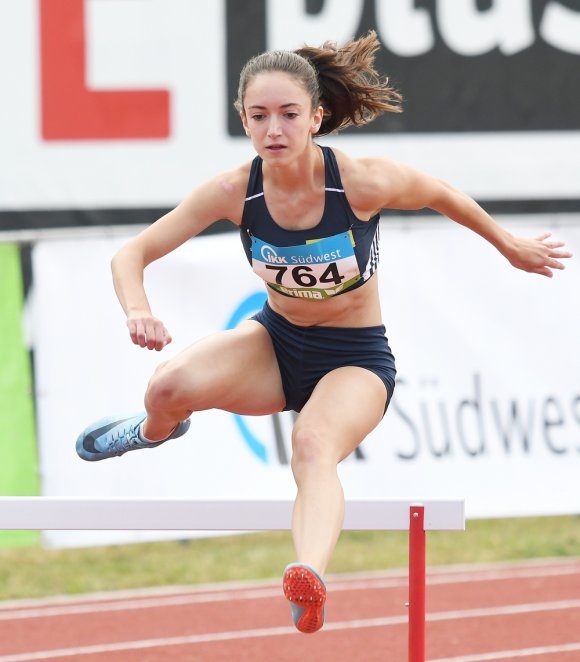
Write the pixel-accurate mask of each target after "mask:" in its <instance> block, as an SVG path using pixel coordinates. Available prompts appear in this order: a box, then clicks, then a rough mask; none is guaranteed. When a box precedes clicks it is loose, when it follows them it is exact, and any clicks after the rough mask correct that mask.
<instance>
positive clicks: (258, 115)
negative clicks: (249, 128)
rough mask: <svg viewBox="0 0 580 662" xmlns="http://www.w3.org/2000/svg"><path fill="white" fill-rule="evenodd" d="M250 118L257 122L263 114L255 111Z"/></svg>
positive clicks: (262, 117) (261, 118)
mask: <svg viewBox="0 0 580 662" xmlns="http://www.w3.org/2000/svg"><path fill="white" fill-rule="evenodd" d="M252 119H253V120H255V121H256V122H259V121H260V120H263V119H264V115H262V113H256V114H254V115H252Z"/></svg>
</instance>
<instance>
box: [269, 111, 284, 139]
mask: <svg viewBox="0 0 580 662" xmlns="http://www.w3.org/2000/svg"><path fill="white" fill-rule="evenodd" d="M280 134H281V129H280V121H279V120H278V118H276V117H274V116H272V117H270V122H269V124H268V138H274V137H276V136H279V135H280Z"/></svg>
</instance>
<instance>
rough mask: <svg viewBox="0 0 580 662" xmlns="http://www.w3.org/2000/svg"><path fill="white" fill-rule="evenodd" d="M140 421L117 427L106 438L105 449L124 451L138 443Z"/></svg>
mask: <svg viewBox="0 0 580 662" xmlns="http://www.w3.org/2000/svg"><path fill="white" fill-rule="evenodd" d="M139 425H140V423H134V424H133V425H129V426H128V427H126V428H125V427H124V428H121V429H117V430H116V431H115V432H113V433H112V434H111V435H110V437H109V439H108V440H107V450H108V451H109V452H111V451H117V452H119V453H125V452H126V451H130V450H131V449H133V448H135V446H139V445H140V439H139V433H138V429H139Z"/></svg>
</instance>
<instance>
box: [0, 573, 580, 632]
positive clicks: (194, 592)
mask: <svg viewBox="0 0 580 662" xmlns="http://www.w3.org/2000/svg"><path fill="white" fill-rule="evenodd" d="M539 570H540V568H536V567H534V568H525V569H518V570H517V572H516V573H513V572H510V573H509V574H508V575H506V574H505V572H504V571H503V570H485V571H482V572H476V573H472V572H461V573H457V574H453V575H435V576H430V577H429V576H428V577H427V585H428V586H438V585H439V586H440V585H451V584H461V583H471V582H487V581H492V580H503V579H526V578H532V577H533V578H535V579H537V578H540V577H556V576H568V575H578V574H580V567H578V566H575V567H574V566H572V567H562V568H554V567H549V568H544V569H543V570H542V571H541V572H539ZM407 583H408V580H407V577H406V576H405V577H391V578H386V579H380V578H379V577H377V578H376V579H372V578H368V579H362V580H361V579H357V578H353V579H352V580H344V579H339V578H337V579H334V580H330V581H329V583H328V588H329V592H338V591H360V590H383V589H390V588H405V587H406V586H407ZM246 586H248V585H246ZM205 590H206V591H207V590H208V589H205ZM170 591H171V589H170V588H167V592H170ZM177 591H179V594H178V595H166V596H164V595H163V591H162V590H155V589H154V590H152V591H151V593H150V594H147V592H143V590H138V591H136V592H135V593H134V594H133V596H134V597H133V598H131V597H123V596H127V595H129V596H131V593H129V594H127V593H125V592H124V593H120V594H116V593H114V592H113V593H107V594H98V595H96V596H95V597H94V600H91V596H90V595H89V596H82V597H78V596H77V599H76V601H75V598H74V597H73V596H70V598H69V597H67V598H65V599H61V598H59V599H56V600H55V601H54V602H53V603H52V604H51V602H50V600H49V599H43V600H39V601H36V602H35V601H28V600H27V601H22V602H18V601H12V602H10V603H5V604H4V605H3V604H2V603H0V621H9V620H21V619H27V618H48V617H58V616H67V615H70V614H72V615H74V614H90V613H105V612H118V611H125V610H127V611H129V610H136V609H156V608H160V607H179V606H185V605H192V604H207V603H214V602H230V601H232V602H233V601H238V600H263V599H270V598H277V597H279V596H280V594H281V593H280V587H279V586H278V585H277V584H276V585H272V586H265V587H264V588H243V587H239V588H238V587H232V586H229V587H225V588H223V589H221V590H220V589H219V587H217V589H216V588H214V590H213V591H212V592H210V593H208V592H202V591H201V590H199V589H195V588H190V589H189V594H188V593H187V591H186V590H183V589H182V588H178V589H175V592H177ZM107 598H108V600H109V601H106V599H107ZM80 600H82V602H80ZM26 605H31V606H30V607H28V608H27V607H26ZM34 605H37V606H34ZM8 606H9V607H11V609H7V608H6V607H8Z"/></svg>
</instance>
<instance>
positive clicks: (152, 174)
mask: <svg viewBox="0 0 580 662" xmlns="http://www.w3.org/2000/svg"><path fill="white" fill-rule="evenodd" d="M308 4H313V5H320V7H318V9H314V10H313V9H312V7H307V5H308ZM414 4H416V3H411V2H408V1H405V2H402V1H400V0H397V1H395V0H389V2H385V1H381V2H379V0H377V1H376V2H375V3H368V2H363V1H362V0H349V2H347V3H345V2H342V1H339V0H333V1H332V2H330V1H329V0H327V1H326V2H324V3H305V2H304V0H285V1H284V2H280V1H278V0H233V1H232V0H219V1H211V0H207V1H202V0H199V1H196V2H185V1H183V0H148V1H147V2H144V1H142V0H141V1H135V0H116V1H115V2H103V1H102V0H4V1H3V2H1V3H0V60H1V61H2V62H9V63H10V66H5V67H2V68H1V69H0V86H1V89H2V97H3V99H4V100H5V102H4V103H2V104H1V105H0V144H1V145H2V152H1V155H0V159H3V165H4V167H2V168H0V210H22V209H24V210H44V211H46V210H54V209H86V208H95V209H126V208H157V207H173V206H174V205H175V204H177V202H178V201H179V200H181V199H182V198H183V197H184V196H185V195H186V193H187V192H188V191H189V190H190V189H191V188H192V186H194V185H195V184H197V183H199V181H201V180H205V179H206V178H208V177H210V176H212V175H214V174H215V173H217V172H221V171H223V170H227V169H229V168H232V167H234V166H236V165H238V164H239V163H240V162H243V161H244V160H247V159H248V158H249V151H250V146H249V141H248V139H247V138H246V137H245V136H244V135H243V131H242V130H241V125H240V123H239V121H238V120H237V118H236V117H235V114H234V111H233V105H232V104H233V100H234V96H235V88H236V85H237V79H238V75H239V72H240V70H241V68H242V66H243V64H244V63H245V61H246V60H247V59H248V58H249V57H250V56H251V55H255V54H257V53H259V52H261V51H263V50H266V49H277V48H290V49H295V48H299V47H300V46H301V45H302V44H303V43H304V42H306V43H309V44H313V45H317V44H321V43H322V42H324V41H326V40H335V41H337V42H338V43H339V44H341V43H344V42H345V41H347V40H349V39H351V38H353V37H354V36H355V35H357V34H360V33H358V30H359V26H360V25H370V26H372V27H374V28H375V29H376V31H377V33H378V35H379V38H380V39H381V43H382V44H383V48H382V49H381V51H380V53H379V54H378V56H379V58H380V68H381V71H382V72H383V73H384V74H385V75H388V76H389V77H390V78H391V79H392V80H393V81H394V83H395V84H396V85H397V86H398V87H399V88H400V89H401V91H402V93H403V95H404V97H405V112H404V113H403V114H402V115H398V116H396V117H395V116H393V115H389V116H388V117H385V118H382V119H379V120H377V122H375V123H373V124H372V125H370V127H369V130H368V131H367V130H366V129H364V130H357V131H355V132H354V133H347V134H345V135H344V136H341V137H340V138H339V139H338V140H339V142H338V143H336V144H337V146H340V147H341V148H343V149H345V150H346V151H348V152H349V153H350V154H352V155H353V156H389V157H390V158H394V159H399V160H402V161H405V162H407V163H410V164H411V165H413V166H415V167H416V168H418V169H420V170H424V171H426V172H428V173H431V174H433V175H435V176H438V177H441V178H443V179H446V180H449V181H451V182H452V183H453V184H455V185H456V186H458V187H459V188H460V189H462V190H465V191H466V192H467V193H469V194H470V195H471V196H473V197H475V198H476V199H480V200H504V199H508V200H518V199H537V198H539V199H548V198H559V199H568V198H572V199H578V198H579V197H580V184H579V181H578V177H577V173H578V171H579V170H580V124H579V122H578V117H579V113H578V96H577V90H578V79H577V73H575V72H577V71H578V60H579V57H580V53H579V48H578V43H579V40H578V34H579V31H580V12H579V11H578V10H576V9H571V8H568V7H565V6H564V5H562V4H560V3H558V2H554V1H551V2H546V3H544V4H545V5H546V7H545V8H544V10H543V11H542V12H541V15H538V16H536V17H535V18H534V12H533V11H532V5H533V3H532V2H531V0H529V1H528V0H520V1H519V2H513V1H512V0H501V1H500V0H495V2H494V3H492V6H491V7H490V8H487V9H483V10H482V9H479V8H478V7H476V5H477V4H481V3H474V2H473V1H472V0H453V2H449V1H448V0H438V1H437V2H434V3H427V4H430V5H433V6H432V7H431V8H429V9H427V8H426V7H415V6H414ZM484 4H485V3H484ZM488 4H489V3H488ZM365 12H366V13H365ZM536 14H538V12H536ZM435 25H437V28H438V29H437V30H436V29H435V27H434V26H435ZM401 35H404V38H402V37H401ZM536 71H540V72H541V73H538V74H537V75H536V74H535V73H534V72H536ZM539 99H557V100H558V102H557V103H555V104H552V103H541V102H539V101H538V100H539ZM381 122H384V125H383V124H382V123H381ZM327 142H328V143H329V144H331V145H332V144H335V138H334V137H332V138H329V139H328V140H327ZM466 164H469V167H466Z"/></svg>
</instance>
